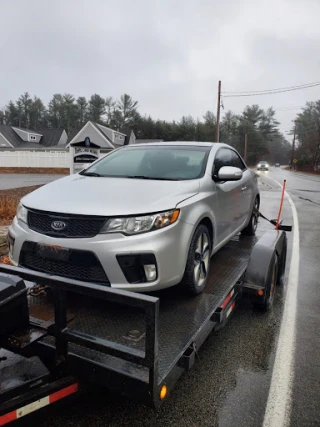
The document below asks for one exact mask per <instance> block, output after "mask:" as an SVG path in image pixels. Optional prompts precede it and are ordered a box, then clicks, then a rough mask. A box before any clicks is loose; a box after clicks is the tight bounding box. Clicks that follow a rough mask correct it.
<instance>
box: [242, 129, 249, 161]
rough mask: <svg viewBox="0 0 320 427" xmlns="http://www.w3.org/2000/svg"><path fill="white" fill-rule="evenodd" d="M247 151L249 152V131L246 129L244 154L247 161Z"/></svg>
mask: <svg viewBox="0 0 320 427" xmlns="http://www.w3.org/2000/svg"><path fill="white" fill-rule="evenodd" d="M247 153H248V133H247V129H246V133H245V134H244V156H243V160H244V161H245V162H246V163H247Z"/></svg>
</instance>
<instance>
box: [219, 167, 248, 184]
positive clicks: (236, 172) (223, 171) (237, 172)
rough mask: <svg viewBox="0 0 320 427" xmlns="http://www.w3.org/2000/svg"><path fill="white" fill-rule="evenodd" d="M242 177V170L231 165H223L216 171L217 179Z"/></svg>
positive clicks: (226, 179) (234, 179) (232, 179)
mask: <svg viewBox="0 0 320 427" xmlns="http://www.w3.org/2000/svg"><path fill="white" fill-rule="evenodd" d="M241 178H242V170H241V169H239V168H235V167H233V166H223V167H222V168H220V170H219V172H218V179H219V181H239V179H241Z"/></svg>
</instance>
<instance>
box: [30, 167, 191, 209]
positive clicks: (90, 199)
mask: <svg viewBox="0 0 320 427" xmlns="http://www.w3.org/2000/svg"><path fill="white" fill-rule="evenodd" d="M198 192H199V180H190V181H153V180H143V179H130V178H129V179H128V178H104V177H86V176H82V175H77V174H76V175H70V176H68V177H66V178H62V179H58V180H56V181H53V182H51V183H50V184H47V185H45V186H43V187H41V188H39V189H38V190H35V191H34V192H32V193H30V194H28V195H27V196H25V197H24V198H23V199H22V203H23V205H24V206H26V207H27V208H30V209H37V210H42V211H49V212H57V213H69V214H80V215H102V216H115V215H117V216H120V215H136V214H145V213H153V212H158V211H164V210H168V209H173V208H175V207H176V205H177V204H178V203H180V202H182V201H183V200H186V199H188V198H189V197H192V196H194V195H195V194H197V193H198Z"/></svg>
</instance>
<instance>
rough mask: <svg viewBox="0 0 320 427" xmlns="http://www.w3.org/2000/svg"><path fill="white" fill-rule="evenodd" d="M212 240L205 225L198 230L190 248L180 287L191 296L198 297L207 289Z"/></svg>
mask: <svg viewBox="0 0 320 427" xmlns="http://www.w3.org/2000/svg"><path fill="white" fill-rule="evenodd" d="M210 258H211V239H210V234H209V231H208V229H207V227H206V226H205V225H203V224H201V225H199V227H198V228H197V229H196V231H195V233H194V235H193V237H192V240H191V244H190V248H189V253H188V259H187V265H186V269H185V272H184V275H183V278H182V281H181V283H180V286H182V288H183V289H184V291H186V292H187V293H188V294H189V295H190V294H191V295H198V294H200V293H201V292H202V291H203V289H204V288H205V286H206V284H207V280H208V275H209V268H210Z"/></svg>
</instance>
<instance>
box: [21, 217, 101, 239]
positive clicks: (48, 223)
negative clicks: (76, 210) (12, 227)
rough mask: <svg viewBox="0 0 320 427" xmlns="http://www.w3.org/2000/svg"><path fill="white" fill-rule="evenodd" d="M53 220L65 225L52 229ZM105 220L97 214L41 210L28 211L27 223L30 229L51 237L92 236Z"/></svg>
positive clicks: (97, 231)
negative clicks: (73, 213)
mask: <svg viewBox="0 0 320 427" xmlns="http://www.w3.org/2000/svg"><path fill="white" fill-rule="evenodd" d="M55 221H59V222H63V223H64V224H65V227H64V228H63V229H62V230H54V229H53V228H52V224H53V222H55ZM105 222H106V218H105V217H98V216H83V215H68V214H60V213H52V212H43V211H29V212H28V225H29V227H30V228H31V230H34V231H36V232H37V233H40V234H45V235H46V236H51V237H61V238H81V237H82V238H84V237H94V236H96V235H97V234H98V233H99V231H100V230H101V228H102V226H103V224H104V223H105Z"/></svg>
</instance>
